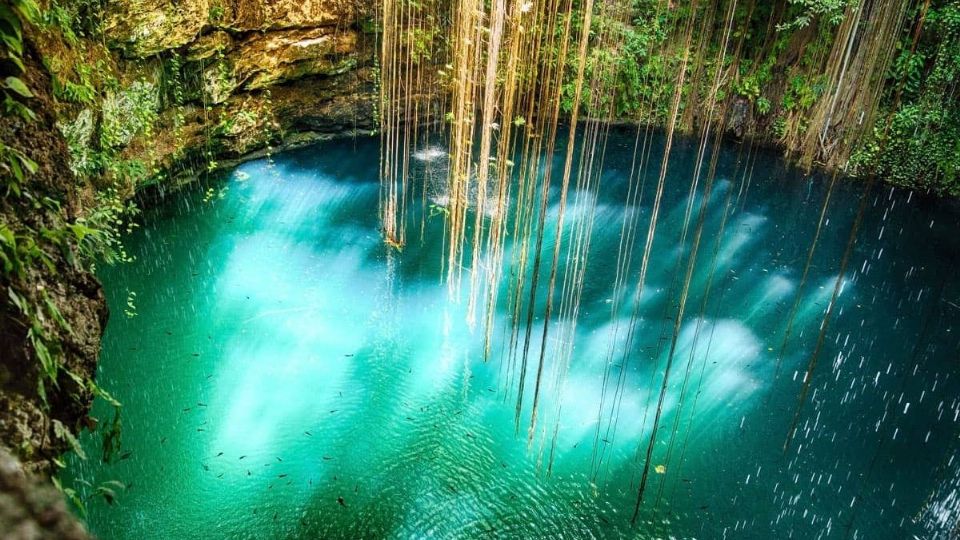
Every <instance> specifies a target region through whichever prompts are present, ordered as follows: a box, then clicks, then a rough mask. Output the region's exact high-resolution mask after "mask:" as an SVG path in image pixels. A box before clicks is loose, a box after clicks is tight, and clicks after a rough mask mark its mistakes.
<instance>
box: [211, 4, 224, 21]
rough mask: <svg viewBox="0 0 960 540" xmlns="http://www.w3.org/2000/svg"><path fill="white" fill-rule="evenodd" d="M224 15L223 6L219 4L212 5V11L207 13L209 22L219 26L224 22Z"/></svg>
mask: <svg viewBox="0 0 960 540" xmlns="http://www.w3.org/2000/svg"><path fill="white" fill-rule="evenodd" d="M223 15H224V9H223V6H222V5H220V4H219V3H214V4H211V5H210V10H209V11H208V12H207V20H208V21H210V23H212V24H217V23H219V22H221V21H222V20H223Z"/></svg>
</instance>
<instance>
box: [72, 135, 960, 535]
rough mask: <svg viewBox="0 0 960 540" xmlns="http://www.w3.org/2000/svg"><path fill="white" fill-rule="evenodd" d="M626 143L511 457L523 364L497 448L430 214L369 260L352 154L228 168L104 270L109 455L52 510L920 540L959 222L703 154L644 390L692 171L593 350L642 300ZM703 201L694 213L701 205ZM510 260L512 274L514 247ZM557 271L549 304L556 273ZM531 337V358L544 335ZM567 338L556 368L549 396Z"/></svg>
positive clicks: (766, 156) (950, 436)
mask: <svg viewBox="0 0 960 540" xmlns="http://www.w3.org/2000/svg"><path fill="white" fill-rule="evenodd" d="M634 142H635V131H634V130H630V129H623V130H614V132H613V133H612V134H611V136H610V141H609V144H608V147H607V149H606V160H605V165H604V168H603V172H602V180H601V186H600V188H599V190H598V191H597V195H596V196H595V197H594V196H592V195H589V194H585V193H578V192H571V194H570V203H569V207H568V209H567V210H568V216H567V218H568V220H569V223H571V225H570V227H571V229H575V228H576V226H577V224H578V223H580V222H582V221H583V220H586V219H588V218H589V217H590V216H593V221H594V223H593V231H592V241H591V244H590V247H589V256H588V257H587V260H586V261H585V263H586V270H585V272H584V276H585V277H584V286H583V291H582V300H581V302H580V314H579V318H578V321H577V325H576V327H575V329H570V331H569V332H568V331H565V330H561V329H562V328H568V327H565V326H564V325H563V322H562V321H560V320H559V318H560V316H559V315H554V317H556V318H557V319H558V321H557V322H556V325H557V330H556V331H555V332H554V333H553V334H551V336H550V337H549V338H548V341H549V342H548V344H547V348H546V350H547V353H546V369H545V370H544V372H545V375H544V377H543V379H544V384H543V389H542V391H541V397H540V403H539V407H540V409H541V412H540V419H539V421H538V423H537V426H536V428H535V429H534V431H533V433H532V435H528V423H529V414H530V407H531V404H530V401H531V400H530V396H529V393H530V392H531V391H532V390H531V389H532V383H531V382H530V380H532V377H533V372H534V370H535V369H536V364H537V361H536V358H537V357H536V355H535V354H531V358H532V359H531V361H530V362H529V364H528V366H527V369H528V371H529V373H528V376H529V377H530V378H531V379H528V383H527V389H526V390H525V391H526V392H527V393H528V395H527V398H526V399H525V400H524V401H523V403H522V408H523V410H522V411H521V414H520V418H521V420H520V421H519V428H518V427H517V426H518V424H517V414H516V410H515V408H516V400H517V393H518V375H519V373H518V370H519V369H520V367H519V366H520V364H519V362H513V363H511V361H510V352H509V348H510V345H509V342H510V334H511V331H510V326H511V325H510V314H509V313H508V312H507V309H506V308H502V309H498V310H496V312H495V314H494V318H495V321H494V328H495V329H494V331H493V332H492V335H493V339H492V346H491V347H490V352H489V353H488V354H486V355H485V353H484V341H485V339H484V331H483V329H482V326H481V325H479V324H477V325H473V326H471V325H470V324H468V323H467V321H466V305H465V301H464V300H463V299H462V298H459V299H458V298H456V297H455V295H454V296H453V297H452V296H451V293H450V289H449V288H448V286H447V285H448V284H447V283H446V282H445V281H444V280H445V276H446V272H445V270H444V268H443V264H444V258H445V254H444V244H443V230H444V224H443V221H444V219H446V217H445V215H444V214H443V213H442V212H439V211H437V207H436V200H437V197H436V194H428V198H432V200H433V201H434V202H433V203H431V202H430V201H429V200H428V203H427V205H426V206H425V207H424V208H425V210H421V206H420V205H411V206H410V207H411V210H410V215H409V216H408V222H409V223H411V224H413V225H411V226H410V231H409V232H408V235H409V236H410V237H411V240H410V241H408V243H407V245H406V247H405V248H404V249H403V250H402V251H401V250H396V249H393V248H391V247H389V246H387V245H385V244H384V242H383V239H382V236H381V233H380V224H379V220H378V217H377V204H378V190H379V181H378V169H377V156H378V147H379V141H378V140H377V139H373V138H357V139H348V140H339V141H332V142H324V143H320V144H317V145H315V146H310V147H307V148H304V149H300V150H296V151H291V152H287V153H282V154H279V155H275V156H273V157H272V159H260V160H256V161H250V162H247V163H244V164H242V165H240V166H239V167H237V168H236V169H235V170H233V171H231V172H230V173H229V174H227V175H225V176H223V177H218V178H214V179H208V180H207V181H205V182H203V183H201V184H197V185H195V186H193V187H190V188H187V189H185V190H184V191H181V192H179V193H175V194H173V195H168V196H167V197H166V198H165V199H164V200H162V201H161V202H159V203H154V204H153V205H152V206H151V207H150V209H149V210H148V211H147V212H146V215H145V216H144V218H143V224H142V226H141V227H140V229H139V230H137V231H136V232H134V233H133V234H131V235H130V236H129V238H128V239H127V241H126V245H127V249H128V251H129V253H130V254H131V255H132V256H134V257H135V261H134V262H132V263H129V264H122V265H117V266H113V267H103V268H101V269H100V277H101V279H102V280H103V283H104V287H105V290H106V293H107V296H108V302H109V306H110V308H111V312H112V316H111V318H110V321H109V326H108V327H107V331H106V334H105V336H104V340H103V352H102V354H101V363H100V368H99V369H100V372H99V374H98V381H99V382H100V384H101V385H102V386H103V387H104V388H106V389H107V390H109V391H110V392H111V393H112V394H113V395H114V396H115V397H116V398H117V399H118V400H119V401H121V402H122V404H123V406H122V415H121V421H122V430H121V440H122V443H120V444H119V446H118V450H117V451H116V452H115V454H114V455H113V456H112V457H111V459H109V461H105V460H104V458H103V454H104V451H103V436H104V432H105V431H106V430H103V429H101V430H97V431H95V432H93V433H85V434H84V435H83V438H82V444H83V447H84V448H85V450H86V453H87V454H88V459H87V460H80V459H78V458H76V457H71V459H70V460H69V465H68V468H67V471H66V473H65V474H64V475H63V478H62V481H63V483H64V484H65V485H68V486H74V487H75V488H76V489H78V490H79V491H80V492H81V493H84V494H90V492H91V491H92V490H93V489H95V486H101V485H104V483H105V482H110V481H117V482H120V483H122V484H123V485H125V486H127V487H126V488H125V489H117V490H116V491H117V493H116V497H115V499H114V500H112V501H111V502H112V504H108V502H107V501H106V500H104V499H103V498H99V497H97V498H90V499H88V500H89V502H88V504H87V509H86V516H85V517H86V520H87V523H88V525H89V527H90V528H91V530H92V532H94V533H96V534H97V535H99V536H100V537H102V538H214V537H217V538H410V537H426V536H436V537H443V538H482V537H513V538H557V537H570V538H588V537H633V538H925V537H927V536H926V535H927V534H928V533H929V532H930V531H936V530H938V529H937V527H939V526H941V524H940V522H939V521H938V520H940V519H942V518H943V516H942V515H941V514H940V513H938V512H943V511H944V510H943V508H947V510H945V511H947V512H949V502H948V501H949V498H950V497H955V496H956V495H955V493H956V492H955V490H956V478H957V471H958V469H957V466H958V465H957V463H955V462H954V461H953V459H952V456H953V455H954V453H955V450H956V449H955V445H956V426H957V423H956V420H957V414H958V411H960V403H958V397H957V396H958V395H960V382H958V380H957V377H956V367H957V366H956V362H957V352H958V350H960V329H958V328H956V324H955V323H956V321H957V320H960V319H958V311H960V310H958V306H957V304H958V299H960V288H958V282H957V280H955V279H953V278H954V277H955V272H956V265H957V263H958V262H960V258H958V253H960V247H958V238H957V236H956V234H955V231H956V228H957V226H958V216H957V214H956V211H955V210H951V209H950V208H948V206H947V205H946V204H944V203H942V202H937V201H929V200H923V199H921V198H920V197H919V196H917V195H916V194H912V193H910V192H907V191H900V190H896V189H891V188H890V187H886V186H879V185H878V186H873V187H872V188H868V186H867V185H866V184H865V183H862V182H854V181H847V180H842V179H841V180H838V181H837V182H836V183H834V184H833V187H832V191H831V181H830V178H829V177H821V176H805V175H803V174H801V173H799V172H796V171H792V170H791V169H790V168H789V167H788V166H787V165H785V163H784V162H783V161H781V160H780V159H779V158H778V157H776V156H775V154H774V153H773V152H768V151H765V150H759V149H756V148H750V147H749V145H747V144H729V145H727V146H724V147H723V151H722V154H721V155H720V158H719V161H718V164H717V169H716V171H717V172H716V182H715V185H714V186H713V190H712V193H711V194H710V195H709V198H708V200H707V201H706V204H705V206H704V208H705V209H706V211H705V213H704V218H703V219H704V227H703V235H702V238H701V240H700V242H701V257H702V259H701V261H702V262H701V263H700V264H697V265H696V266H695V267H694V271H693V275H692V278H691V280H690V281H691V286H690V290H689V300H688V301H687V314H686V315H685V316H684V318H683V320H682V322H681V324H680V327H679V333H678V337H677V340H676V346H675V351H673V356H674V358H673V368H672V371H671V374H670V377H669V380H668V381H667V382H666V383H664V382H663V380H664V373H665V365H666V361H667V360H668V355H669V354H670V341H671V332H672V330H673V326H674V324H675V320H674V319H675V316H676V309H677V303H678V300H677V298H678V295H679V294H680V292H681V286H682V280H683V276H682V274H683V272H684V269H685V267H686V259H687V255H688V254H689V251H690V243H691V240H692V238H693V235H692V232H691V233H689V234H688V236H687V238H686V241H685V243H682V242H681V236H682V234H683V224H684V221H685V212H686V207H687V203H688V202H689V192H688V190H689V187H690V180H689V179H690V176H691V174H692V172H693V167H694V162H695V161H696V160H695V153H696V148H697V145H696V143H695V141H688V140H681V141H677V143H676V144H675V146H674V149H673V155H672V161H673V164H674V165H673V166H672V168H671V170H670V173H669V175H668V177H667V180H666V188H665V190H664V195H663V200H662V210H661V213H662V215H661V217H660V225H659V227H658V230H657V235H656V237H655V239H654V244H653V249H652V256H651V259H650V263H649V264H650V268H649V270H648V274H647V285H646V287H645V289H644V292H643V294H642V297H641V299H640V302H639V307H638V308H637V309H636V311H637V312H638V315H637V319H638V323H637V324H636V326H635V328H636V330H635V336H634V337H633V340H632V344H631V345H630V346H629V350H624V346H621V347H619V348H618V349H617V350H615V351H612V352H611V350H610V349H611V347H610V345H609V344H610V343H611V342H612V339H611V335H612V333H614V332H617V331H620V332H625V329H626V328H627V327H628V326H630V324H629V320H630V318H631V316H632V311H633V310H634V305H633V304H632V302H631V299H630V296H631V294H632V291H633V289H634V287H635V282H636V279H637V278H636V274H637V272H638V271H639V260H638V261H634V264H633V265H632V267H631V270H630V275H629V276H627V279H626V280H620V281H618V277H617V276H616V273H617V268H618V264H617V259H618V249H619V245H620V242H621V238H622V234H621V229H622V226H623V223H624V220H630V219H632V218H636V219H637V220H638V223H640V224H641V225H640V226H639V227H638V230H639V231H641V233H640V234H637V235H635V236H634V237H633V240H634V241H635V242H636V243H637V245H641V244H642V243H643V241H644V236H645V234H646V228H645V227H646V222H647V221H648V220H649V218H650V212H651V205H652V200H653V196H652V193H653V191H652V190H653V187H654V185H655V183H656V175H657V168H656V167H651V168H650V170H649V171H646V172H645V173H644V175H643V176H644V177H643V178H641V177H638V178H637V179H636V180H635V182H634V185H636V186H642V189H643V190H644V192H643V193H642V194H641V197H639V198H637V199H635V200H636V202H635V204H626V203H625V202H624V201H628V200H633V199H629V197H630V195H629V192H630V189H629V185H630V181H629V177H630V174H629V171H630V167H631V156H632V155H633V154H634ZM655 144H659V145H662V144H663V141H662V140H661V139H657V140H656V142H655ZM658 151H662V149H661V148H655V149H654V150H653V152H652V153H653V154H654V155H656V154H657V152H658ZM442 156H444V150H443V148H442V147H435V148H422V149H419V150H418V151H417V152H416V153H415V154H414V155H412V156H411V158H412V160H413V164H414V165H413V167H414V170H415V172H416V174H428V173H429V172H430V170H431V169H442V167H443V158H442ZM556 159H557V160H560V159H562V156H559V155H558V156H557V158H556ZM558 162H559V161H558ZM440 174H441V176H442V174H443V173H442V172H441V173H440ZM556 191H557V190H556V189H554V193H553V197H552V199H551V205H550V208H549V209H548V211H547V214H546V223H547V227H548V228H551V227H555V225H556V220H557V204H558V202H557V200H556V199H557V195H558V194H557V192H556ZM828 194H829V198H828ZM701 197H703V189H698V192H697V193H696V194H695V195H694V198H695V201H694V202H696V205H695V207H698V206H699V204H700V202H702V199H700V198H701ZM861 201H863V213H862V216H861V219H860V223H859V230H858V232H857V235H856V242H855V243H854V244H853V245H852V247H851V249H850V255H849V260H848V264H847V268H846V272H845V273H844V277H843V278H842V281H841V282H840V283H839V286H837V279H838V275H839V273H840V267H841V263H842V259H843V258H844V253H845V252H846V251H847V246H848V243H849V237H850V231H851V228H852V226H853V224H854V222H855V221H856V220H857V214H858V209H859V208H860V207H861ZM825 202H826V205H825ZM431 205H432V206H431ZM824 208H825V209H824ZM424 212H425V215H424ZM694 215H696V214H694ZM821 222H822V227H821V232H820V234H819V237H818V238H817V239H816V241H815V236H816V235H817V230H818V223H821ZM421 223H423V225H422V226H423V227H424V228H425V230H424V234H422V236H421V234H420V230H419V229H420V227H421V225H420V224H421ZM547 238H548V240H547V245H548V248H547V249H548V250H549V249H550V248H552V245H551V244H550V243H549V242H550V241H549V238H552V234H548V235H547ZM918 239H923V240H918ZM566 241H570V237H569V235H568V236H565V242H566ZM507 245H508V248H507V256H506V257H507V258H509V257H510V256H512V254H511V251H515V250H516V249H517V247H516V246H515V245H513V244H512V243H511V241H510V240H508V241H507ZM811 246H815V249H814V250H813V254H812V255H810V251H811ZM808 260H809V263H808ZM561 262H562V264H563V265H564V266H563V267H561V269H560V274H561V276H562V275H563V272H564V270H565V268H566V266H569V265H572V264H573V261H570V260H567V261H561ZM807 267H808V268H807ZM805 268H806V269H807V272H806V274H807V275H806V277H805V279H802V278H803V275H804V273H805ZM542 271H543V272H544V274H545V275H546V272H547V268H544V269H543V270H542ZM617 283H620V285H619V287H620V290H616V288H615V284H617ZM504 288H506V285H504ZM835 289H836V290H837V298H836V301H835V304H836V305H835V307H834V313H833V316H832V318H831V320H830V322H829V324H828V325H827V326H826V329H825V331H824V332H823V335H822V336H821V329H822V328H823V326H822V324H823V320H824V312H825V310H826V309H827V306H828V305H829V304H830V301H831V296H832V295H833V294H834V291H835ZM706 293H708V294H706ZM504 294H505V295H506V294H507V291H506V290H505V291H504ZM618 298H619V300H618ZM612 306H617V308H616V309H615V308H614V307H612ZM791 320H792V324H790V321H791ZM533 324H534V328H535V331H534V332H533V335H534V337H533V344H532V349H534V350H538V349H539V347H540V343H539V341H538V340H539V335H540V333H539V332H540V330H539V329H540V325H542V320H541V319H540V318H537V319H536V320H534V322H533ZM520 326H521V328H522V327H523V323H522V322H521V325H520ZM788 326H791V327H792V330H788ZM618 327H619V330H618ZM788 331H789V332H790V335H789V336H787V332H788ZM522 336H523V331H522V330H521V332H520V340H519V341H521V342H522V340H523V337H522ZM555 336H556V337H555ZM818 338H822V343H820V345H819V347H820V350H819V351H816V349H817V347H818V341H820V339H818ZM563 339H573V344H572V349H571V353H570V355H569V363H568V367H567V369H566V370H565V373H563V374H562V375H563V376H560V374H558V372H557V369H558V367H557V366H558V364H559V363H558V362H557V361H556V359H557V358H559V357H561V356H562V353H561V352H560V351H561V350H562V349H563V347H564V344H563V343H561V341H562V340H563ZM814 355H815V357H816V358H817V359H818V360H817V365H816V368H815V370H814V371H813V375H812V380H811V384H810V391H809V395H808V401H807V402H806V403H805V404H804V405H803V406H802V407H799V408H798V394H799V393H800V392H801V389H802V387H803V377H804V373H805V370H806V369H807V367H808V363H809V362H810V360H811V358H812V357H814ZM485 356H486V358H485ZM778 364H779V369H778ZM664 384H666V390H665V399H664V402H663V407H662V417H661V418H660V420H659V427H658V430H659V433H658V434H657V436H656V438H655V439H654V440H655V443H654V444H653V445H652V451H651V452H652V453H651V458H650V467H649V479H648V485H647V488H646V494H645V495H644V499H643V501H642V504H641V505H640V510H639V515H638V519H637V520H636V523H635V524H633V525H631V516H632V514H633V511H634V506H635V504H636V500H637V489H638V483H639V482H640V478H641V474H642V471H643V469H644V464H645V462H646V452H647V448H648V443H649V441H650V437H651V430H652V425H653V421H654V415H655V410H656V408H657V402H658V397H659V394H660V390H661V388H662V387H663V386H664ZM798 410H799V412H798ZM112 415H113V412H112V409H111V407H110V406H109V405H108V404H106V403H105V402H103V401H102V400H98V401H97V403H96V404H95V406H94V411H93V416H95V417H98V418H100V421H101V423H102V424H106V423H109V422H110V419H111V418H112ZM795 415H797V416H796V433H795V435H794V437H793V441H792V443H791V444H789V445H787V449H786V450H785V449H784V448H785V440H786V438H787V436H788V434H789V432H790V428H791V423H792V422H793V420H794V417H795ZM114 442H116V441H114ZM944 456H946V458H945V457H944ZM944 504H946V505H947V506H946V507H944V506H943V505H944Z"/></svg>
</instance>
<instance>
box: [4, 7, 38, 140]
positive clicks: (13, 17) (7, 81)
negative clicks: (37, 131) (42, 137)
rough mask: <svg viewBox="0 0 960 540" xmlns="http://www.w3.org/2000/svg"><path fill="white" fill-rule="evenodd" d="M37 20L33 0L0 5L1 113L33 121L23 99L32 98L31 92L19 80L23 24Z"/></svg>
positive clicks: (21, 63) (23, 69) (21, 65)
mask: <svg viewBox="0 0 960 540" xmlns="http://www.w3.org/2000/svg"><path fill="white" fill-rule="evenodd" d="M38 17H39V11H38V10H37V5H36V3H34V1H33V0H11V1H10V2H9V3H3V4H0V43H2V44H3V47H2V48H0V55H2V56H0V102H2V103H3V113H4V114H5V115H10V116H18V117H20V118H21V119H23V120H27V121H30V120H33V118H34V113H33V111H31V110H30V108H29V107H27V106H26V105H25V104H24V103H23V100H25V99H28V98H31V97H33V92H31V91H30V89H29V88H28V87H27V84H26V83H25V82H24V81H23V79H22V78H21V77H22V76H23V74H24V72H25V71H26V66H25V65H24V63H23V52H24V42H23V25H24V23H27V24H31V23H32V22H33V21H36V20H37V18H38Z"/></svg>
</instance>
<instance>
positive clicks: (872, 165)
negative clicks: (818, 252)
mask: <svg viewBox="0 0 960 540" xmlns="http://www.w3.org/2000/svg"><path fill="white" fill-rule="evenodd" d="M914 45H915V42H914V37H913V35H911V34H905V35H904V36H903V37H902V39H901V43H900V54H899V55H898V56H897V58H896V60H895V61H894V62H893V64H892V66H891V68H890V72H889V73H888V79H887V91H886V96H885V105H884V107H883V109H882V110H881V113H880V115H879V120H878V122H877V123H876V125H875V127H874V130H873V137H872V138H871V139H870V140H868V141H866V142H865V143H864V144H862V145H861V146H860V148H859V149H858V151H857V152H856V153H855V154H854V155H853V156H852V158H851V167H852V169H853V170H854V172H856V173H857V174H861V175H869V174H876V175H879V176H880V177H882V178H884V179H886V180H887V181H890V182H893V183H895V184H898V185H902V186H907V187H912V188H920V189H929V190H932V191H934V192H936V193H940V194H949V195H960V87H958V83H960V2H958V1H956V0H953V1H948V2H942V3H933V4H932V6H931V8H930V10H929V11H928V13H927V17H926V25H925V28H924V33H923V36H922V39H920V40H919V41H918V42H916V48H915V49H914Z"/></svg>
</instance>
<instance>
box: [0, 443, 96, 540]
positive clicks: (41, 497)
mask: <svg viewBox="0 0 960 540" xmlns="http://www.w3.org/2000/svg"><path fill="white" fill-rule="evenodd" d="M0 536H2V537H3V538H4V539H6V540H40V539H48V538H49V539H50V540H84V539H87V538H90V535H88V534H87V531H86V529H84V527H83V525H81V524H80V522H79V521H77V520H76V518H74V517H73V515H72V514H71V513H70V512H69V511H68V510H67V506H66V504H64V501H63V497H62V496H61V495H60V492H59V491H57V490H56V488H54V487H53V486H52V485H50V484H49V483H47V482H43V481H41V480H39V479H37V478H34V477H30V476H28V475H27V474H26V473H24V471H23V468H22V466H21V464H20V462H18V461H17V459H16V458H14V457H13V456H12V455H10V454H9V453H7V452H6V451H4V450H3V449H2V448H0Z"/></svg>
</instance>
